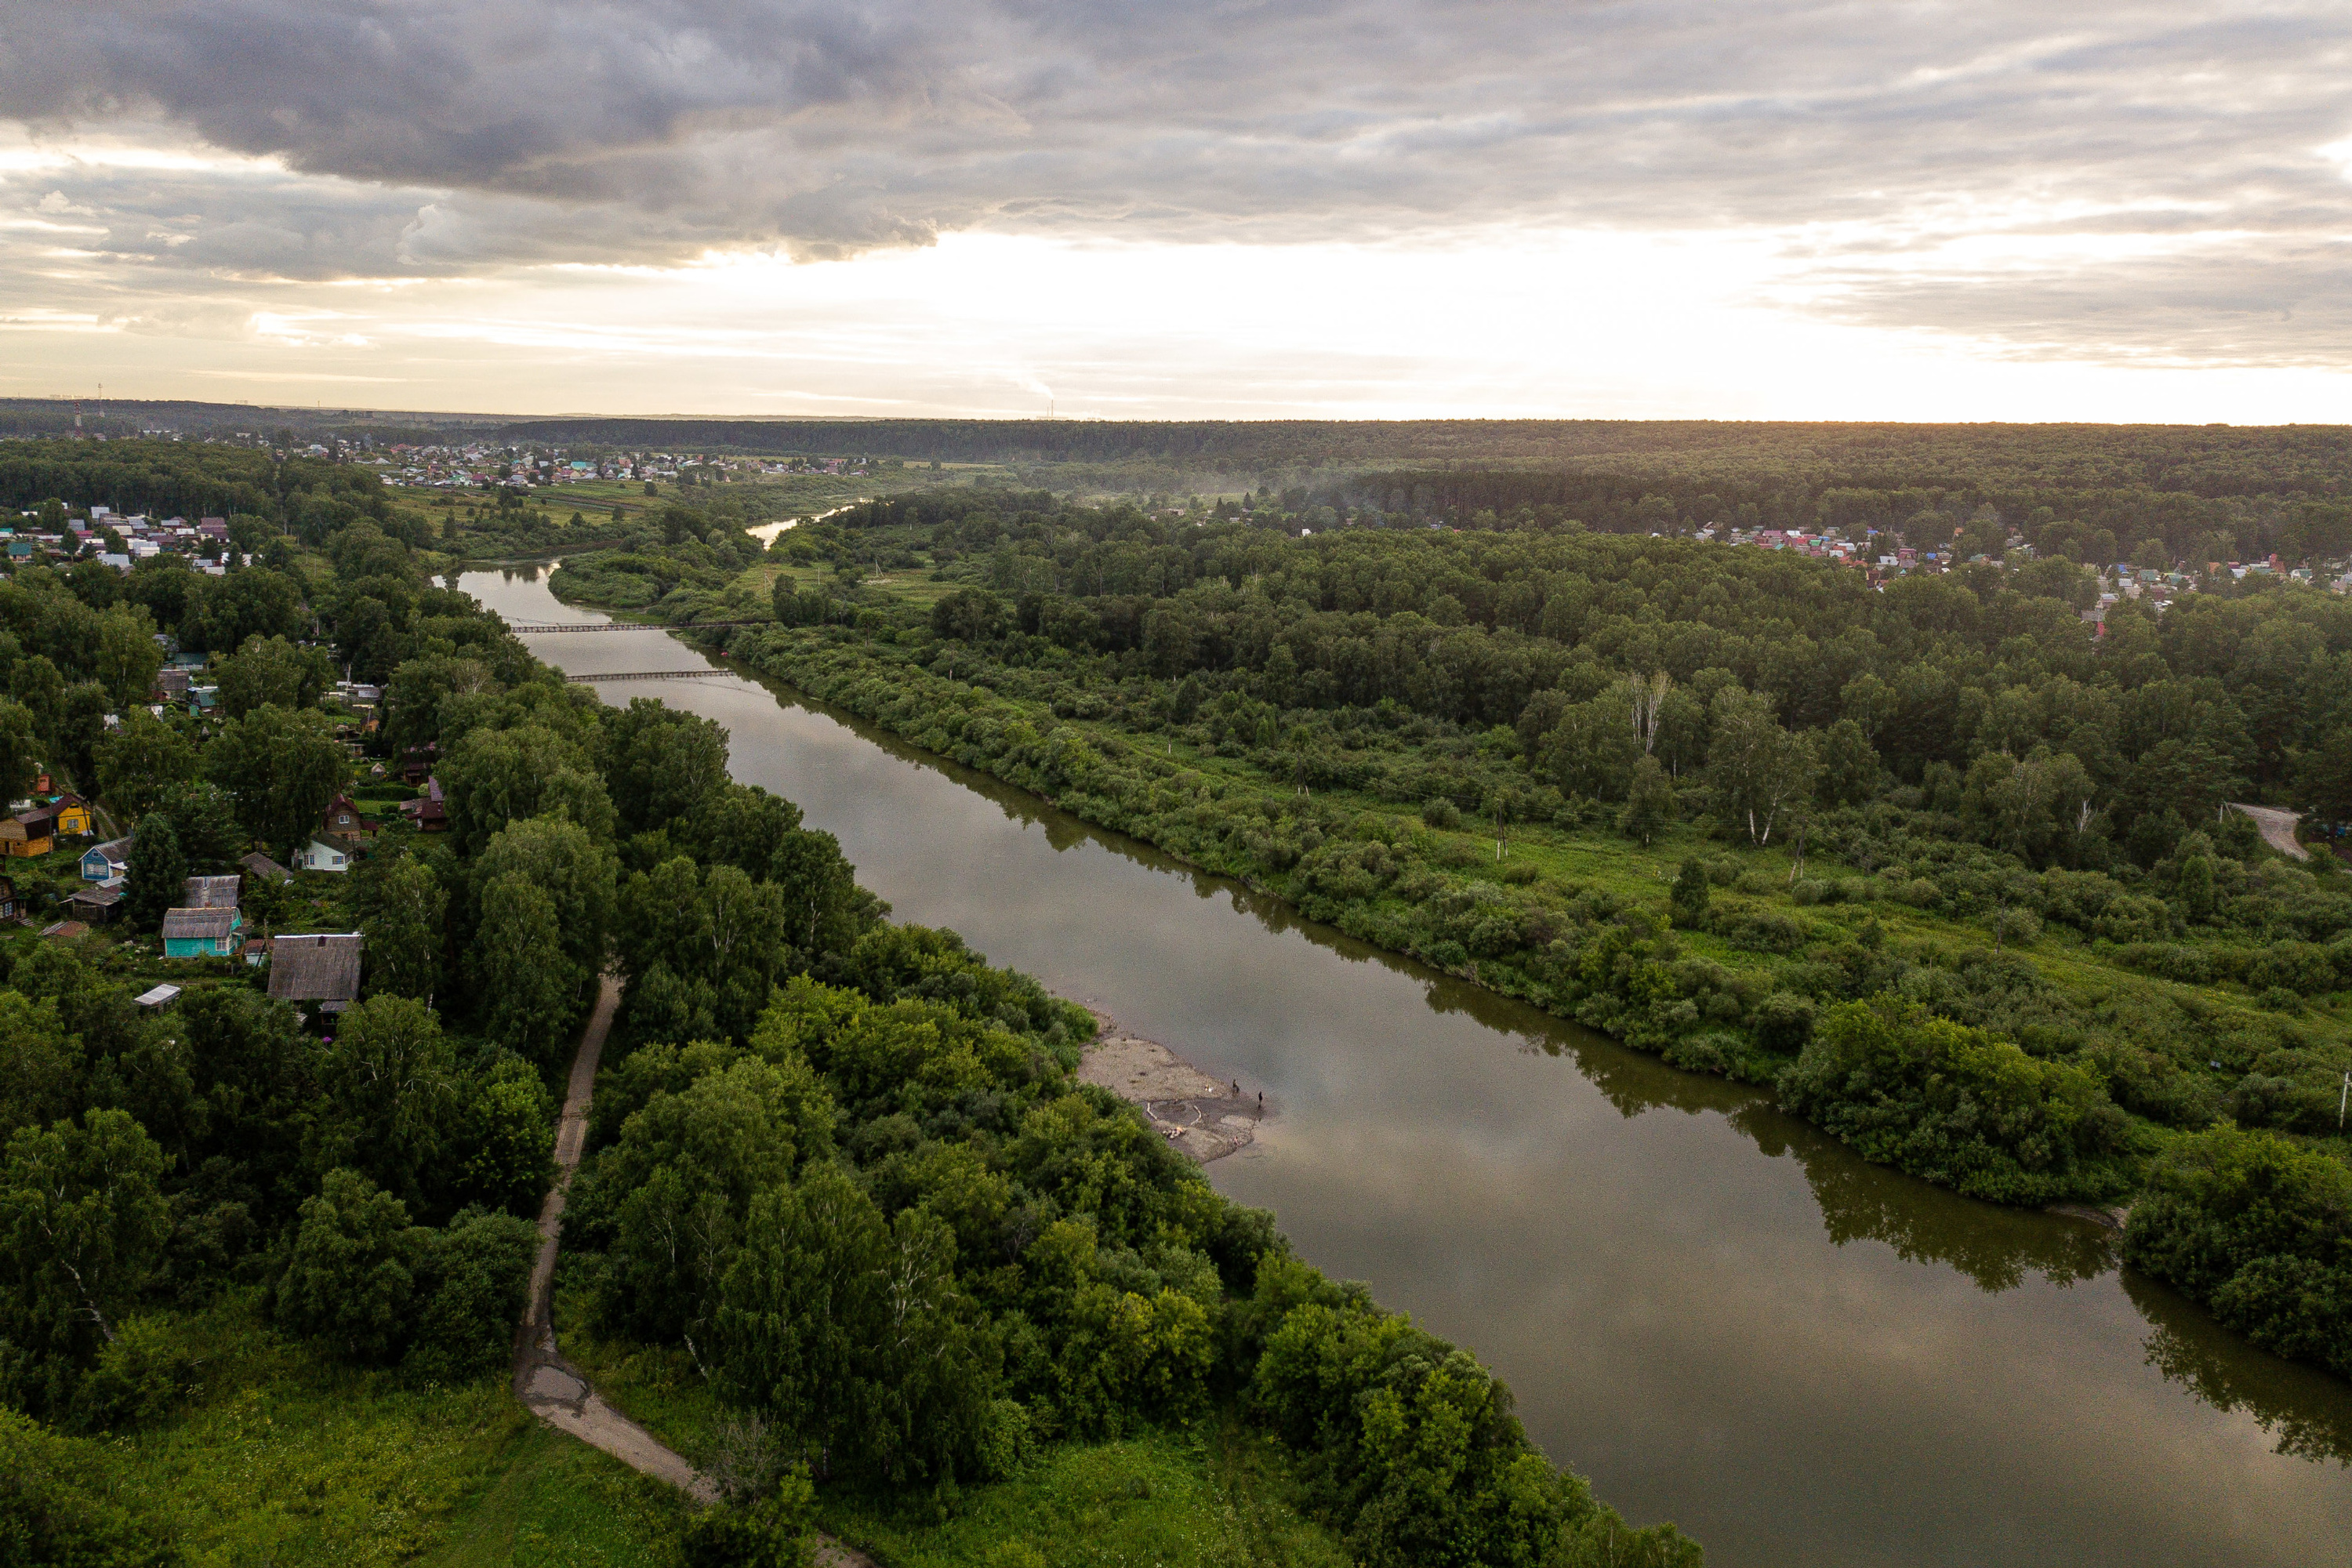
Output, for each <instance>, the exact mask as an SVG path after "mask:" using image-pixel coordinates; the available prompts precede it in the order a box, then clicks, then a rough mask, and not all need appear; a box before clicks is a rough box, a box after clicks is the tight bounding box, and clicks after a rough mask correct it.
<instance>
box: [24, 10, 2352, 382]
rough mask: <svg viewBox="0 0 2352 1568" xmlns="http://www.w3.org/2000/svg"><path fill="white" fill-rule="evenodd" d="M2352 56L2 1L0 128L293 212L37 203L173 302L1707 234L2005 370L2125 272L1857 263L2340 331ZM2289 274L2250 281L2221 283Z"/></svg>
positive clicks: (2171, 37)
mask: <svg viewBox="0 0 2352 1568" xmlns="http://www.w3.org/2000/svg"><path fill="white" fill-rule="evenodd" d="M2347 37H2352V16H2348V15H2347V12H2346V10H2345V8H2344V7H2343V6H2342V5H2341V4H2340V3H2329V4H2306V5H2178V4H2174V5H2157V4H2147V5H2106V6H2099V7H2068V6H2053V5H2046V4H2041V5H2024V4H2013V3H2003V0H1990V3H1987V4H1979V5H1855V4H1843V5H1821V4H1802V3H1796V4H1777V5H1776V4H1755V5H1738V6H1726V5H1639V4H1634V5H1589V4H1588V5H1575V4H1570V5H1559V4H1541V5H1538V4H1501V3H1483V4H1481V3H1451V4H1449V3H1444V0H1423V3H1420V4H1411V3H1405V0H1322V3H1319V4H1315V3H1309V4H1281V5H1276V4H1233V3H1229V4H1222V5H1181V6H1180V5H1153V4H1129V5H1118V4H1082V3H1077V0H993V3H990V0H958V3H953V4H950V3H947V0H887V3H883V4H866V5H818V4H804V3H798V0H735V3H720V4H682V3H676V0H672V3H667V4H663V3H653V4H630V5H620V4H611V3H606V4H595V3H593V0H592V3H590V4H585V5H582V4H572V3H566V4H562V5H557V4H553V3H552V0H465V3H462V4H461V3H453V0H439V3H434V0H426V3H423V4H401V5H392V4H377V3H362V0H299V3H297V0H206V3H205V4H201V5H110V6H99V5H75V6H60V5H57V4H55V3H54V0H40V3H37V4H35V3H28V0H0V112H5V114H6V115H8V116H11V117H13V118H15V119H16V120H19V121H23V122H24V123H26V124H27V125H28V126H31V127H33V128H34V130H35V131H36V132H37V133H39V134H43V135H47V136H53V137H54V136H60V135H68V136H69V135H70V134H72V133H74V132H76V131H78V130H81V129H86V128H89V127H91V126H101V127H103V126H110V125H116V124H120V123H121V122H124V121H148V122H153V123H159V124H162V125H165V126H169V127H172V128H174V129H175V131H176V132H177V133H178V134H181V135H184V136H190V137H193V138H195V139H197V140H200V141H201V142H204V143H206V144H209V145H210V146H212V147H215V148H219V149H225V150H227V151H230V152H234V153H245V154H251V155H265V156H268V157H272V158H276V159H278V160H282V161H283V163H285V164H286V165H287V166H288V167H289V169H291V170H292V171H294V172H295V174H297V175H307V176H313V177H314V178H311V179H301V178H292V179H283V180H278V181H274V182H273V181H267V180H258V179H247V180H246V181H244V182H242V183H241V184H239V183H236V182H231V183H229V184H227V185H226V186H224V187H223V188H221V189H219V190H216V191H215V192H213V193H211V194H209V195H207V194H205V193H200V192H196V191H194V190H192V189H183V190H164V189H160V188H158V189H153V190H147V191H144V192H142V191H141V190H138V189H134V188H132V187H131V183H125V182H117V183H116V185H117V188H116V189H115V190H114V191H113V192H112V193H111V195H108V194H106V193H101V192H98V191H95V190H91V189H86V188H82V186H81V185H77V184H76V182H75V181H74V180H58V181H56V182H54V183H56V184H57V185H58V189H60V190H62V191H64V193H65V194H66V195H68V196H69V197H71V198H72V199H74V200H75V201H77V202H79V203H80V204H82V205H90V206H92V207H93V208H100V207H103V208H105V210H107V211H109V212H110V213H111V214H112V215H113V216H112V217H111V218H110V228H111V229H112V230H116V231H120V237H110V239H109V241H108V242H107V244H106V245H104V246H101V247H99V248H100V249H103V250H106V251H107V252H108V253H109V254H119V255H121V256H123V257H126V258H131V257H137V258H143V259H144V260H146V261H148V262H151V263H152V264H153V265H158V266H162V265H178V266H181V267H183V268H190V269H194V270H202V269H228V270H243V271H246V272H248V273H250V272H262V271H266V272H271V273H274V274H277V275H283V276H297V277H311V276H325V275H332V274H335V273H338V272H342V273H351V274H358V275H370V274H377V275H381V274H396V273H414V272H419V271H425V272H430V271H436V270H446V269H455V268H469V267H475V266H478V265H483V264H494V263H499V262H509V261H518V260H520V261H530V260H546V259H603V260H624V261H625V260H663V259H669V258H677V257H678V256H680V255H687V254H692V253H693V252H695V251H697V250H699V249H702V248H704V247H714V246H715V247H729V246H740V245H761V246H777V247H784V248H786V249H789V250H791V251H792V252H793V253H794V254H796V255H801V256H807V257H830V256H841V255H848V254H853V253H855V252H856V251H859V250H862V249H867V248H872V247H879V246H893V245H906V244H921V243H926V242H928V241H929V240H930V239H931V238H933V237H936V236H937V235H938V234H940V233H941V232H943V231H946V230H950V229H954V228H958V227H964V226H976V225H979V226H994V227H1000V228H1003V227H1018V228H1023V229H1028V230H1046V231H1061V232H1083V233H1088V234H1101V233H1111V234H1117V235H1123V236H1129V237H1138V238H1178V239H1194V238H1219V239H1241V240H1249V239H1265V240H1293V239H1302V238H1318V237H1331V238H1345V239H1373V238H1383V237H1413V236H1416V235H1421V234H1426V233H1430V232H1433V231H1434V232H1454V231H1458V230H1460V229H1462V228H1464V227H1465V226H1478V225H1486V224H1494V223H1503V224H1528V225H1540V226H1620V227H1628V228H1640V229H1664V228H1708V227H1735V226H1736V227H1759V228H1764V229H1770V230H1778V231H1782V232H1784V233H1787V232H1790V231H1795V232H1794V234H1793V235H1792V236H1791V240H1790V242H1791V243H1792V244H1796V243H1802V244H1805V245H1809V246H1811V247H1816V248H1817V249H1819V251H1820V252H1821V253H1822V260H1823V262H1824V263H1825V264H1833V265H1842V266H1846V267H1849V268H1853V269H1854V270H1853V274H1852V289H1851V290H1850V292H1849V293H1848V294H1846V295H1844V296H1841V295H1839V294H1837V293H1836V292H1834V291H1832V293H1831V294H1829V295H1827V296H1824V297H1823V298H1824V299H1825V300H1826V301H1827V302H1826V303H1825V304H1822V305H1821V306H1820V307H1819V308H1823V309H1829V310H1833V311H1834V310H1841V309H1848V308H1850V309H1851V310H1853V311H1854V312H1857V313H1858V314H1859V316H1860V317H1861V318H1862V319H1867V320H1872V321H1908V322H1910V323H1911V324H1931V325H1933V324H1940V323H1945V322H1949V323H1951V324H1953V325H1954V326H1955V327H1956V328H1959V329H1961V330H1967V331H1989V332H1994V333H2000V332H2002V331H2006V330H2007V329H2006V328H2004V327H2003V326H2002V325H2001V322H2002V321H2004V320H2007V319H2008V317H2009V314H2010V313H2011V312H2021V314H2018V315H2017V316H2016V319H2015V321H2013V322H2012V323H2011V324H2012V325H2014V326H2016V327H2017V328H2019V329H2020V330H2021V331H2024V332H2025V333H2026V334H2027V336H2028V337H2033V336H2034V335H2035V334H2039V333H2041V332H2042V331H2044V329H2045V328H2046V327H2047V325H2048V323H2049V320H2050V319H2051V318H2052V317H2053V316H2063V314H2064V312H2065V310H2066V309H2067V308H2068V306H2069V304H2070V303H2082V302H2084V301H2086V300H2095V301H2096V302H2097V303H2098V304H2099V306H2100V308H2101V309H2103V310H2104V309H2105V308H2106V307H2109V306H2113V307H2116V308H2118V309H2124V310H2129V309H2131V308H2132V304H2131V301H2132V299H2133V298H2134V290H2135V289H2137V284H2136V283H2132V282H2130V281H2129V279H2132V278H2136V277H2138V276H2140V274H2137V273H2134V272H2133V270H2132V268H2128V267H2126V268H2118V269H2117V270H2116V272H2115V274H2114V278H2115V279H2116V281H2115V282H2114V283H2113V284H2112V285H2111V286H2105V287H2104V289H2103V286H2102V284H2101V282H2100V280H2099V279H2077V278H2069V277H2064V276H2052V277H2048V278H2043V279H2026V280H2024V283H2023V286H2022V287H2019V286H2018V283H2019V280H2018V279H2015V278H2014V277H2011V276H2008V275H2003V276H2002V277H2001V278H2000V279H1992V280H1990V281H1987V282H1984V283H1982V285H1981V287H1982V289H1983V291H1982V292H1979V287H1980V284H1979V280H1978V279H1973V278H1972V277H1970V276H1967V275H1962V274H1957V273H1955V272H1953V271H1952V270H1951V268H1949V267H1946V268H1942V269H1941V270H1936V271H1933V272H1932V273H1931V274H1930V275H1927V276H1923V277H1921V278H1920V279H1917V280H1916V283H1915V282H1913V281H1910V280H1907V279H1906V278H1905V277H1904V276H1902V275H1901V273H1900V272H1899V271H1896V270H1879V271H1872V270H1871V269H1870V268H1869V267H1868V266H1867V265H1866V264H1865V263H1864V256H1865V255H1866V254H1868V252H1869V251H1872V250H1874V251H1875V252H1877V253H1878V254H1879V255H1880V256H1881V257H1882V258H1900V256H1901V255H1902V254H1903V253H1905V252H1906V250H1910V249H1926V248H1929V247H1934V246H1937V245H1938V244H1941V243H1944V242H1946V241H1948V240H1949V239H1951V238H1952V237H1956V236H1968V235H2012V236H2020V237H2022V236H2028V235H2035V236H2042V237H2051V236H2053V235H2074V236H2080V237H2090V236H2097V235H2106V236H2147V237H2151V238H2156V239H2160V238H2164V237H2192V236H2211V235H2215V234H2229V235H2235V236H2238V237H2239V238H2238V239H2237V240H2236V241H2235V242H2233V243H2234V248H2231V247H2229V246H2223V247H2218V248H2217V247H2214V246H2212V245H2210V244H2202V245H2201V248H2200V260H2199V261H2197V262H2195V263H2184V264H2183V266H2184V267H2185V268H2186V269H2187V270H2186V272H2185V273H2184V274H2183V275H2182V276H2183V277H2186V276H2188V275H2189V274H2194V273H2197V272H2198V269H2199V268H2200V267H2201V268H2206V269H2207V271H2209V272H2211V273H2212V274H2213V276H2214V278H2215V279H2216V280H2215V281H2213V282H2211V283H2210V284H2209V283H2195V282H2182V281H2179V279H2172V280H2169V281H2167V280H2163V279H2159V281H2162V282H2163V287H2164V289H2165V290H2166V297H2167V298H2168V299H2170V300H2176V301H2177V303H2176V304H2174V305H2172V306H2168V307H2165V308H2163V309H2155V308H2150V309H2149V310H2147V311H2145V312H2144V313H2145V314H2146V315H2147V319H2148V320H2149V321H2152V322H2171V323H2173V324H2174V326H2175V327H2177V326H2178V324H2179V321H2182V320H2183V319H2184V313H2186V314H2187V315H2194V314H2195V313H2196V312H2198V311H2199V310H2207V309H2216V310H2223V311H2224V313H2225V314H2226V313H2227V311H2228V310H2230V309H2232V308H2233V307H2231V306H2229V304H2228V301H2229V300H2230V299H2231V298H2233V297H2235V296H2237V295H2242V296H2244V297H2246V298H2248V299H2267V298H2268V297H2269V296H2270V295H2272V294H2275V293H2281V292H2287V293H2294V295H2295V296H2296V297H2297V298H2298V299H2304V300H2306V301H2307V300H2309V299H2310V297H2311V296H2310V292H2309V291H2310V290H2317V291H2319V292H2322V293H2324V292H2326V290H2327V289H2329V288H2331V287H2334V288H2335V289H2336V291H2337V292H2338V293H2339V294H2340V293H2341V290H2342V285H2343V283H2344V278H2343V275H2342V271H2341V268H2340V264H2336V263H2331V261H2330V260H2329V259H2328V258H2329V257H2330V256H2331V255H2332V254H2333V253H2332V252H2331V251H2330V250H2329V249H2328V248H2327V242H2329V241H2334V240H2340V239H2342V238H2344V237H2346V236H2347V235H2352V185H2348V184H2347V179H2346V163H2345V161H2344V160H2343V159H2342V158H2340V157H2330V156H2327V155H2324V154H2323V153H2322V152H2321V151H2320V149H2322V148H2323V147H2325V146H2326V145H2328V144H2331V143H2334V142H2342V141H2345V140H2346V139H2347V138H2352V95H2347V94H2346V92H2345V91H2344V89H2343V85H2342V84H2343V82H2344V81H2345V80H2346V79H2347V68H2352V50H2347ZM40 177H41V178H48V176H47V175H43V176H40ZM192 178H193V177H192ZM321 181H332V182H341V183H343V188H342V189H341V192H340V193H339V194H328V193H326V192H324V191H323V190H322V189H321V188H320V182H321ZM353 182H356V184H352V183H353ZM91 183H104V182H83V184H84V185H86V184H91ZM163 184H168V182H163ZM68 187H72V188H68ZM109 202H112V203H113V204H115V205H112V206H108V205H107V204H108V203H109ZM174 225H178V226H179V227H174ZM1857 230H1864V231H1866V235H1864V237H1859V238H1858V237H1856V233H1855V231H1857ZM167 231H168V232H171V233H175V234H184V237H182V238H180V239H178V240H177V241H176V242H174V243H171V244H168V245H167V244H165V243H164V242H163V241H160V240H155V239H152V238H149V237H146V236H149V235H150V234H152V233H157V232H167ZM2282 244H2289V245H2292V246H2294V247H2301V249H2299V250H2298V251H2297V255H2298V257H2300V258H2301V259H2298V260H2296V261H2294V263H2293V264H2292V265H2289V266H2286V267H2285V270H2284V271H2283V272H2282V273H2281V274H2280V279H2282V280H2281V281H2277V282H2272V283H2266V282H2261V281H2258V280H2256V281H2248V282H2244V283H2242V284H2241V285H2240V287H2239V288H2238V289H2236V290H2235V294H2234V295H2233V293H2232V290H2231V289H2229V288H2227V287H2224V286H2223V285H2224V284H2226V282H2227V280H2228V276H2229V274H2230V273H2231V269H2233V268H2235V269H2241V270H2242V271H2244V272H2246V273H2247V274H2249V276H2250V277H2252V275H2257V274H2260V273H2262V272H2263V269H2264V268H2269V267H2272V266H2273V258H2274V256H2276V254H2277V252H2278V249H2279V247H2280V246H2281V245H2282ZM1849 247H1853V248H1849ZM1864 247H1867V248H1864ZM2314 258H2316V259H2314ZM2217 269H2218V270H2217ZM1841 298H1843V299H1844V300H1846V301H1847V303H1846V304H1845V305H1841V304H1840V303H1839V300H1840V299H1841ZM2003 301H2008V303H2006V304H2004V303H2003ZM2200 301H2203V303H2200ZM2305 309H2306V310H2308V309H2309V305H2308V304H2306V307H2305ZM2320 313H2321V316H2322V318H2323V319H2326V320H2329V321H2333V320H2335V318H2334V317H2330V316H2327V315H2326V311H2325V310H2322V311H2321V312H2320ZM2248 319H2249V320H2251V317H2249V318H2248ZM2164 330H2165V331H2172V330H2173V327H2167V328H2165V329H2164ZM2128 335H2129V334H2126V336H2128ZM2188 337H2189V340H2193V341H2194V342H2197V343H2202V344H2207V345H2211V344H2218V343H2224V342H2230V343H2242V344H2244V343H2258V342H2268V341H2269V338H2268V337H2267V336H2266V335H2265V334H2263V333H2258V332H2239V331H2232V330H2227V329H2222V330H2218V331H2210V332H2208V331H2197V332H2190V333H2189V334H2188ZM2189 352H2196V353H2201V352H2205V351H2204V350H2191V351H2189ZM2253 352H2256V353H2265V352H2267V351H2264V350H2260V349H2256V350H2255V351H2253ZM2338 352H2339V353H2352V348H2339V351H2338Z"/></svg>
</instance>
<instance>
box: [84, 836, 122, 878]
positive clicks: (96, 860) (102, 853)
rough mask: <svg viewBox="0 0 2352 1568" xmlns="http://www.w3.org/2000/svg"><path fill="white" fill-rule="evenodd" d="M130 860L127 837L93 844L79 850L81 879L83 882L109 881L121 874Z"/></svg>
mask: <svg viewBox="0 0 2352 1568" xmlns="http://www.w3.org/2000/svg"><path fill="white" fill-rule="evenodd" d="M130 861H131V840H130V839H129V838H117V839H114V840H112V841H111V842H110V843H105V844H93V845H91V846H90V847H89V848H87V849H85V850H83V851H82V852H81V879H82V880H83V881H85V882H111V881H113V880H114V879H116V878H118V877H120V876H121V875H122V872H123V868H125V867H126V866H128V865H129V864H130Z"/></svg>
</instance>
